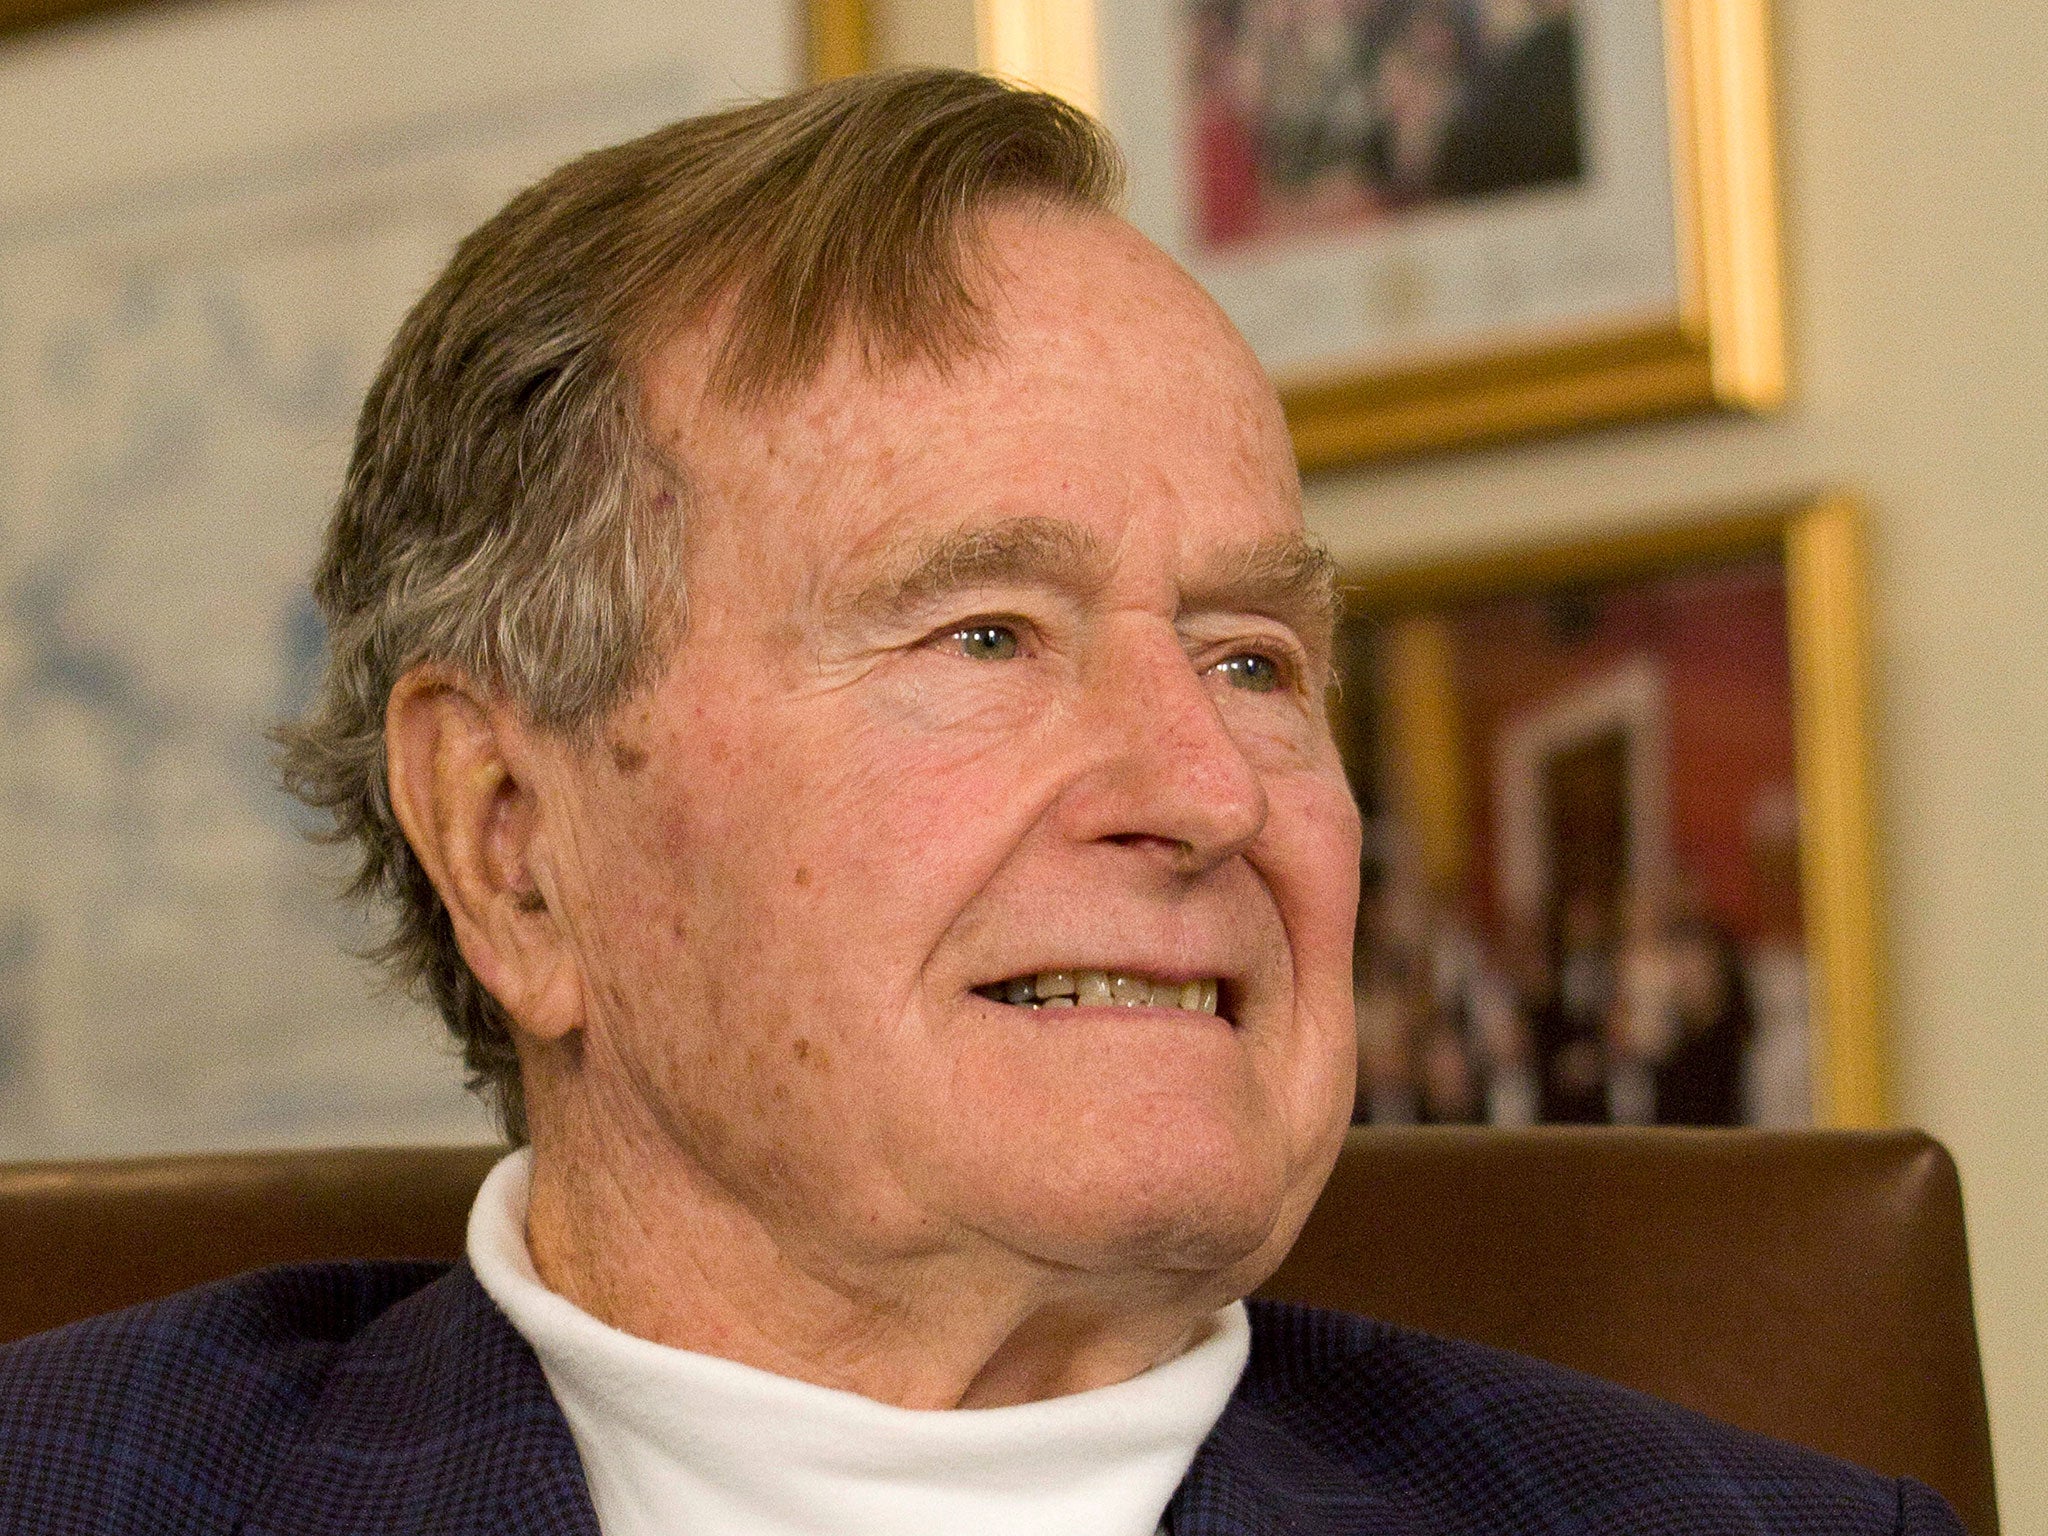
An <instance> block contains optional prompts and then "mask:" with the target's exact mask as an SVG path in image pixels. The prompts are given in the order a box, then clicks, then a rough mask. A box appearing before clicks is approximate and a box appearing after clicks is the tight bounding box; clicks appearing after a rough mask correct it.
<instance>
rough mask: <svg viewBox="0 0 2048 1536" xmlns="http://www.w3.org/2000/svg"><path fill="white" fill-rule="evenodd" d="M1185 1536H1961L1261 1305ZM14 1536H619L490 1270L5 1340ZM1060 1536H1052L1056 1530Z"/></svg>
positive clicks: (1674, 1412) (1707, 1424)
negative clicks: (496, 1300)
mask: <svg viewBox="0 0 2048 1536" xmlns="http://www.w3.org/2000/svg"><path fill="white" fill-rule="evenodd" d="M1252 1341H1253V1342H1252V1356H1251V1363H1250V1365H1249V1366H1248V1367H1247V1369H1246V1372H1245V1376H1244V1380H1243V1381H1242V1382H1241V1383H1240V1385H1239V1387H1238V1390H1237V1392H1236V1394H1235V1395H1234V1396H1233V1397H1232V1399H1231V1401H1230V1405H1229V1407H1228V1409H1227V1410H1226V1411H1225V1413H1224V1415H1223V1418H1222V1419H1221V1421H1220V1422H1219V1423H1218V1424H1217V1426H1216V1428H1215V1430H1214V1432H1213V1433H1212V1434H1211V1435H1210V1436H1209V1438H1208V1440H1207V1441H1206V1442H1205V1443H1204V1445H1203V1447H1202V1449H1201V1452H1200V1454H1199V1455H1198V1456H1197V1457H1196V1459H1195V1463H1194V1465H1193V1467H1191V1468H1190V1469H1189V1471H1188V1475H1187V1478H1186V1480H1185V1481H1184V1482H1183V1483H1182V1484H1181V1486H1180V1489H1179V1491H1178V1492H1177V1493H1176V1494H1175V1495H1174V1498H1173V1502H1172V1504H1171V1506H1170V1507H1169V1509H1168V1511H1167V1522H1168V1525H1169V1527H1170V1528H1171V1530H1172V1532H1173V1536H1267V1533H1273V1536H1278V1533H1281V1532H1287V1533H1291V1536H1336V1533H1339V1532H1342V1533H1347V1536H1424V1533H1428V1536H1453V1533H1474V1536H1479V1533H1484V1536H1524V1533H1528V1536H1534V1533H1538V1532H1541V1533H1545V1536H1552V1533H1559V1536H1561V1533H1572V1536H1596V1533H1610V1532H1611V1533H1617V1536H1618V1533H1622V1532H1627V1533H1629V1536H1723V1533H1726V1536H1734V1533H1738V1532H1740V1533H1745V1536H1749V1533H1763V1532H1773V1533H1783V1532H1796V1533H1814V1536H1821V1533H1826V1536H1835V1533H1842V1536H1848V1533H1863V1532H1871V1533H1879V1532H1897V1533H1906V1532H1912V1533H1916V1536H1936V1533H1940V1536H1961V1527H1960V1526H1959V1525H1958V1524H1957V1523H1956V1522H1955V1519H1954V1517H1953V1516H1952V1515H1951V1514H1950V1513H1949V1511H1948V1508H1947V1506H1946V1505H1945V1504H1943V1503H1942V1501H1941V1500H1940V1499H1939V1498H1938V1497H1937V1496H1936V1495H1935V1494H1933V1493H1932V1492H1931V1491H1929V1490H1928V1489H1926V1488H1924V1487H1922V1486H1921V1485H1919V1484H1917V1483H1913V1482H1910V1481H1906V1482H1901V1481H1898V1480H1896V1479H1890V1478H1882V1477H1879V1476H1877V1475H1875V1474H1874V1473H1869V1472H1864V1471H1861V1470H1859V1469H1857V1468H1854V1467H1850V1466H1847V1465H1845V1464H1843V1463H1841V1462H1837V1461H1831V1460H1829V1459H1827V1458H1825V1457H1821V1456H1816V1455H1813V1454H1812V1453H1810V1452H1806V1451H1800V1450H1795V1449H1793V1448H1791V1447H1789V1446H1784V1445H1780V1444H1777V1443H1776V1442H1774V1441H1769V1440H1764V1439H1760V1438H1758V1437H1756V1436H1752V1435H1747V1434H1743V1433H1741V1432H1740V1431H1737V1430H1733V1429H1729V1428H1727V1427H1725V1426H1723V1425H1719V1424H1716V1423H1714V1422H1712V1421H1711V1420H1708V1419H1704V1418H1700V1417H1698V1416H1697V1415H1694V1414H1690V1413H1687V1412H1685V1411H1684V1410H1682V1409H1678V1408H1674V1407H1671V1406H1669V1405H1667V1404H1664V1403H1660V1402H1657V1401H1656V1400H1654V1399H1652V1398H1647V1397H1643V1396H1640V1395H1638V1394H1636V1393H1632V1392H1628V1391H1625V1390H1624V1389H1622V1388H1619V1387H1615V1386H1610V1385H1607V1384H1605V1383H1602V1382H1597V1381H1594V1380H1592V1379H1590V1378H1587V1377H1583V1376H1578V1375H1574V1374H1572V1373H1570V1372H1566V1371H1561V1370H1558V1369H1555V1368H1553V1367H1551V1366H1547V1365H1543V1364H1540V1363H1538V1362H1536V1361H1533V1360H1525V1359H1522V1358H1520V1357H1518V1356H1514V1355H1507V1354H1501V1353H1499V1352H1496V1351H1493V1350H1487V1349H1482V1348H1479V1347H1478V1346H1476V1345H1470V1344H1460V1343H1454V1342H1451V1341H1449V1340H1444V1339H1437V1338H1432V1337H1429V1336H1427V1335H1424V1334H1417V1333H1412V1332H1407V1331H1405V1330H1401V1329H1395V1328H1390V1327H1387V1326H1384V1325H1382V1324H1378V1323H1372V1322H1366V1321H1363V1320H1361V1319H1358V1318H1352V1317H1345V1316H1341V1315H1338V1314H1335V1313H1327V1312H1315V1311H1309V1310H1306V1309H1303V1308H1298V1307H1287V1306H1280V1305H1277V1304H1272V1303H1265V1302H1254V1303H1252ZM0 1532H4V1533H6V1536H84V1533H86V1532H92V1533H96V1536H228V1533H230V1532H232V1533H236V1536H344V1533H346V1536H379V1533H394V1536H396V1533H403V1536H598V1527H597V1517H596V1515H595V1513H594V1512H593V1511H592V1508H591V1504H590V1498H589V1495H588V1494H587V1493H586V1492H585V1489H584V1483H583V1472H582V1468H581V1465H580V1464H579V1462H578V1460H577V1456H576V1448H575V1445H574V1444H573V1442H572V1441H571V1440H570V1437H569V1430H568V1426H567V1424H566V1423H565V1422H564V1421H563V1418H562V1415H561V1413H560V1412H559V1411H558V1410H557V1408H556V1406H555V1402H554V1399H553V1398H552V1397H551V1396H550V1395H549V1392H548V1387H547V1382H546V1379H545V1378H544V1377H543V1376H542V1374H541V1370H540V1366H539V1364H538V1363H537V1362H536V1361H535V1359H534V1357H533V1353H532V1351H531V1350H529V1349H528V1348H527V1346H526V1343H525V1341H524V1340H522V1339H521V1338H520V1337H519V1336H518V1334H517V1333H515V1332H514V1331H513V1329H512V1327H511V1325H510V1324H509V1323H507V1322H506V1321H505V1319H504V1317H503V1315H502V1314H501V1313H499V1311H498V1310H497V1308H496V1307H495V1306H494V1305H493V1304H492V1302H491V1301H490V1299H489V1298H488V1297H487V1296H486V1295H485V1294H484V1292H483V1290H482V1289H481V1288H480V1287H479V1286H478V1285H477V1282H476V1278H475V1276H474V1275H472V1274H471V1273H470V1271H469V1268H468V1266H467V1265H464V1264H458V1265H456V1266H455V1267H454V1268H453V1269H452V1270H450V1269H447V1268H446V1267H445V1266H441V1265H429V1264H323V1265H308V1266H302V1267H294V1268H286V1269H274V1270H266V1271H261V1272H259V1273H257V1274H254V1275H248V1276H243V1277H241V1278H239V1279H236V1280H231V1281H226V1282H223V1283H221V1284H218V1285H212V1286H207V1287H203V1288H201V1289H199V1290H196V1291H188V1292H186V1293H184V1294H183V1295H180V1296H175V1297H171V1298H170V1299H168V1300H165V1301H160V1302H155V1303H152V1304H150V1305H148V1306H144V1307H137V1308H134V1309H132V1310H130V1311H127V1312H118V1313H113V1314H110V1315H109V1316H106V1317H101V1318H95V1319H92V1320H91V1321H89V1322H84V1323H79V1324H75V1325H73V1326H72V1327H69V1328H64V1329H59V1330H57V1331H55V1332H53V1333H46V1334H42V1335H40V1336H38V1337H36V1338H33V1339H26V1340H23V1341H21V1342H20V1343H18V1344H14V1345H11V1346H8V1347H7V1348H5V1349H0ZM1048 1536H1058V1533H1048Z"/></svg>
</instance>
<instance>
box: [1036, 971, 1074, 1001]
mask: <svg viewBox="0 0 2048 1536" xmlns="http://www.w3.org/2000/svg"><path fill="white" fill-rule="evenodd" d="M1038 995H1039V997H1040V998H1042V999H1046V1000H1050V999H1052V998H1055V997H1072V996H1073V995H1074V973H1073V972H1072V971H1040V972H1039V973H1038Z"/></svg>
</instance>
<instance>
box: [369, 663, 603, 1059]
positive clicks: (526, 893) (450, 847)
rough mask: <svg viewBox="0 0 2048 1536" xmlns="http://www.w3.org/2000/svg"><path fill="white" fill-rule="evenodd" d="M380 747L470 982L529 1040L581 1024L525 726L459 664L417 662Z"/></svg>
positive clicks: (536, 764)
mask: <svg viewBox="0 0 2048 1536" xmlns="http://www.w3.org/2000/svg"><path fill="white" fill-rule="evenodd" d="M384 750H385V757H386V764H387V773H388V777H389V784H390V790H391V808H392V810H393V812H394V813H395V814H396V815H397V817H398V824H399V826H401V827H402V828H404V830H405V837H406V841H407V842H409V843H410V844H412V850H413V854H414V856H415V857H417V858H418V859H419V861H420V863H421V865H422V866H424V867H425V869H426V872H427V877H428V878H429V879H430V880H432V881H433V882H434V889H435V890H436V891H438V892H439V893H440V896H441V900H442V903H443V904H444V905H445V906H446V907H447V908H448V917H449V920H450V922H451V923H452V924H453V926H454V929H455V942H456V943H457V944H458V945H460V946H461V949H462V957H463V959H465V960H467V961H468V962H469V968H470V969H471V970H472V971H474V972H475V973H476V977H477V980H479V981H481V982H482V983H483V984H484V986H485V988H486V989H487V990H488V991H489V992H490V994H491V995H492V996H493V997H495V998H496V999H497V1000H498V1002H499V1003H500V1004H501V1005H502V1006H503V1007H504V1009H505V1012H506V1013H507V1014H509V1015H510V1016H511V1018H512V1021H513V1023H514V1024H516V1025H517V1026H518V1027H519V1028H520V1030H521V1031H522V1032H524V1033H526V1034H528V1035H531V1036H533V1037H534V1038H536V1039H539V1040H558V1039H560V1038H562V1037H563V1036H565V1035H568V1034H570V1033H571V1032H573V1031H575V1030H577V1029H580V1028H581V1027H582V1024H583V987H582V974H581V970H580V968H579V966H578V963H577V959H576V954H575V950H574V948H573V946H572V945H571V944H570V943H569V937H568V929H567V927H566V925H565V924H564V923H563V922H562V921H561V918H560V907H559V891H558V888H557V883H556V881H555V879H554V878H553V875H554V872H553V870H552V869H551V867H550V865H549V860H548V854H549V852H550V849H549V846H548V839H547V832H548V830H549V829H548V825H547V817H546V815H545V809H546V807H545V805H544V803H543V797H542V794H541V788H542V773H543V768H544V763H543V756H544V754H543V752H542V750H541V746H540V743H539V742H538V741H537V739H536V736H535V733H534V732H533V730H532V728H531V727H530V726H528V725H527V724H526V723H525V722H524V721H523V720H521V719H520V718H519V717H518V715H517V714H516V713H515V712H514V711H513V710H511V709H509V708H508V707H507V706H505V705H504V704H503V703H501V702H498V701H496V700H493V699H491V698H490V697H489V696H488V695H487V694H485V693H484V692H483V691H482V690H480V689H478V688H477V687H476V686H475V685H474V684H473V683H471V681H470V680H469V679H468V678H467V677H465V676H464V675H462V674H461V673H460V672H457V671H455V670H454V669H452V668H447V667H440V666H432V665H428V666H420V667H415V668H413V669H412V670H411V671H410V672H407V673H406V674H405V676H403V677H401V678H400V679H399V680H398V685H397V686H396V687H395V688H393V689H392V690H391V699H390V702H389V703H388V704H387V705H386V707H385V711H384Z"/></svg>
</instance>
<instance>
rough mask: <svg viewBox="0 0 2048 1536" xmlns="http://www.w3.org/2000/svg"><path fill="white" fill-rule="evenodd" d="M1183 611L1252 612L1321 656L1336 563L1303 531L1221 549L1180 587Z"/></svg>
mask: <svg viewBox="0 0 2048 1536" xmlns="http://www.w3.org/2000/svg"><path fill="white" fill-rule="evenodd" d="M1181 608H1182V611H1183V612H1188V611H1193V612H1208V613H1257V614H1263V615H1264V616H1265V617H1267V618H1269V619H1274V620H1277V621H1278V622H1280V623H1282V624H1285V625H1286V626H1287V627H1288V628H1289V629H1291V630H1293V631H1294V632H1295V633H1296V634H1297V635H1299V636H1300V637H1301V638H1302V640H1303V641H1304V642H1306V643H1307V644H1308V645H1309V646H1310V647H1312V648H1313V649H1314V650H1315V651H1316V652H1317V653H1318V654H1319V655H1324V656H1327V655H1328V654H1329V650H1330V643H1331V637H1332V632H1333V631H1334V629H1335V627H1336V623H1337V564H1336V562H1335V561H1334V560H1332V559H1331V558H1330V555H1329V552H1328V551H1327V550H1325V549H1324V548H1323V546H1322V545H1320V544H1318V543H1317V542H1316V541H1315V540H1314V539H1312V538H1310V537H1309V536H1308V535H1307V534H1304V533H1285V534H1278V535H1275V536H1274V537H1272V538H1267V539H1261V540H1259V541H1258V542H1257V543H1256V544H1251V545H1246V546H1242V547H1240V548H1237V549H1234V550H1230V551H1226V552H1223V553H1222V554H1220V555H1219V557H1218V558H1217V559H1216V560H1214V561H1212V562H1211V563H1210V564H1209V565H1208V567H1207V568H1205V569H1202V570H1198V571H1196V572H1195V574H1194V575H1193V576H1192V577H1191V578H1190V579H1189V581H1188V582H1187V583H1186V585H1185V586H1184V587H1183V589H1182V592H1181Z"/></svg>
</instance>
